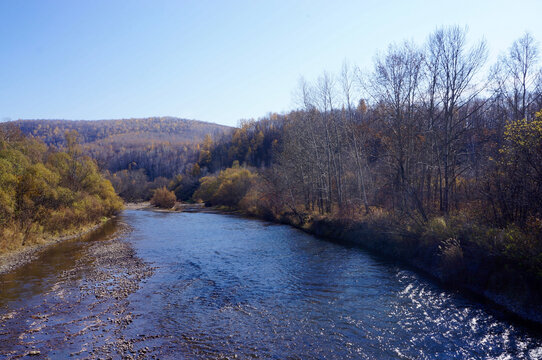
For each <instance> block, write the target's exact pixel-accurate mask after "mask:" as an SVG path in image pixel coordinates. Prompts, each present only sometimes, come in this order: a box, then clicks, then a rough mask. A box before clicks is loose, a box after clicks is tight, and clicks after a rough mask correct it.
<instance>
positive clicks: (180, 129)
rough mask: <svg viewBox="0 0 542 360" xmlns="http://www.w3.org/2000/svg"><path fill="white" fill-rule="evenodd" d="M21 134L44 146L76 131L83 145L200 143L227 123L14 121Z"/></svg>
mask: <svg viewBox="0 0 542 360" xmlns="http://www.w3.org/2000/svg"><path fill="white" fill-rule="evenodd" d="M11 124H15V125H17V127H19V128H20V129H21V131H22V132H23V134H25V135H27V136H29V137H33V138H37V139H40V140H42V141H43V142H45V143H46V144H47V145H53V146H56V147H62V146H64V145H65V144H64V134H65V132H66V131H71V130H76V131H77V132H78V133H79V137H80V138H79V141H80V142H81V143H82V144H88V143H95V142H100V141H103V142H109V143H115V142H120V143H122V144H139V145H141V144H145V143H153V142H154V143H170V144H177V145H179V144H189V143H194V142H200V141H202V140H203V139H204V137H205V135H207V134H209V135H211V136H213V137H214V136H217V135H221V134H223V133H225V132H228V131H229V130H230V129H231V128H230V127H228V126H223V125H218V124H213V123H208V122H203V121H198V120H187V119H181V118H175V117H150V118H138V119H117V120H17V121H13V122H11Z"/></svg>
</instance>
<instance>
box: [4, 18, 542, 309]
mask: <svg viewBox="0 0 542 360" xmlns="http://www.w3.org/2000/svg"><path fill="white" fill-rule="evenodd" d="M467 35H468V32H467V30H466V29H465V28H461V27H443V28H440V29H438V30H436V31H435V32H433V33H432V34H430V35H429V36H428V38H427V41H426V42H425V43H423V44H415V43H413V42H403V43H399V44H392V45H389V46H388V48H387V49H386V50H385V51H383V52H381V53H378V54H377V55H376V56H375V57H374V64H373V67H372V68H370V69H360V68H358V67H355V66H352V65H349V64H347V63H345V64H344V65H343V67H342V69H341V71H340V72H339V73H338V74H331V73H329V72H324V73H323V74H322V75H321V76H320V77H318V78H317V79H316V80H315V81H312V82H310V81H306V80H304V79H300V81H299V87H298V89H297V92H296V97H297V102H298V104H299V107H298V108H297V109H295V110H292V111H290V112H288V113H284V114H276V113H270V114H269V115H268V116H266V117H264V118H261V119H259V120H253V119H252V120H243V121H240V123H239V126H238V127H237V128H234V129H232V128H228V127H224V126H219V125H214V124H206V123H203V122H195V121H188V120H182V119H177V118H148V119H130V120H118V121H117V120H115V121H101V122H93V121H73V122H70V121H60V120H59V121H46V120H33V121H18V122H14V123H9V124H8V125H10V126H11V125H13V124H14V125H16V126H18V127H20V129H21V130H22V132H23V133H24V134H26V135H28V136H29V138H27V139H23V138H18V140H16V141H14V142H13V141H12V140H9V141H8V140H4V142H3V143H2V144H4V145H2V146H4V150H2V151H3V152H4V153H5V154H8V153H9V154H12V153H13V154H15V153H16V154H18V155H9V156H7V155H6V156H4V158H3V160H2V161H4V162H3V163H2V164H4V165H2V166H3V167H4V169H9V171H6V170H4V173H10V172H15V173H16V174H18V175H17V176H18V177H17V178H16V179H18V180H17V181H15V180H14V179H13V178H9V176H11V175H9V176H8V178H5V179H3V180H2V181H4V183H5V184H10V185H9V186H7V185H6V187H4V185H3V187H2V191H3V192H2V199H3V200H2V201H3V203H4V205H3V208H2V209H1V211H2V218H3V219H5V221H7V223H8V224H14V222H13V221H14V220H13V219H14V218H13V216H14V214H23V213H25V211H28V212H29V213H28V215H24V216H22V215H20V216H19V215H18V216H17V218H18V219H19V220H17V221H23V222H24V224H25V226H24V229H27V230H25V231H30V229H36V228H38V227H39V229H40V231H41V229H42V228H43V229H44V231H53V230H54V229H55V228H56V227H58V226H59V225H56V223H59V222H62V221H64V222H66V223H69V222H70V221H71V220H70V219H71V217H74V218H76V219H78V220H77V221H76V222H83V221H88V220H91V219H92V220H94V219H95V218H96V217H97V216H99V215H101V213H111V212H113V211H115V210H116V209H118V204H117V202H118V200H115V199H116V198H115V195H114V194H112V190H111V189H109V188H108V187H107V186H106V185H104V184H105V182H103V181H102V182H100V181H98V180H97V179H98V175H97V171H98V168H99V169H100V170H101V171H102V173H103V175H104V176H105V177H106V178H107V179H109V180H110V181H111V183H112V184H113V186H114V189H115V190H116V193H117V194H119V195H120V196H121V197H122V198H123V199H124V200H125V201H141V200H149V199H151V197H152V196H153V194H155V195H156V197H155V198H153V203H154V204H160V203H164V204H169V205H171V204H172V203H174V200H175V198H176V199H177V200H181V201H188V202H191V201H194V202H205V204H207V205H213V206H217V207H222V208H223V209H229V210H240V211H242V212H244V213H245V214H249V215H254V216H257V217H261V218H265V219H269V220H273V221H280V222H285V223H288V224H292V225H294V226H297V227H300V228H302V229H304V230H307V231H310V232H312V233H315V234H317V235H322V236H328V237H331V238H341V239H346V240H352V239H355V240H354V242H360V241H361V243H362V245H363V246H365V247H368V248H371V249H373V250H375V251H376V252H379V253H382V254H384V255H386V256H392V257H394V258H397V259H400V260H402V261H406V262H407V263H409V264H411V265H414V266H416V267H418V268H421V269H423V270H425V271H427V272H429V273H431V274H433V275H435V276H437V277H438V278H440V279H441V280H443V281H446V282H449V283H455V284H460V285H461V286H463V287H468V288H470V289H474V290H475V291H477V292H479V293H480V292H481V293H486V294H488V293H489V294H501V295H502V294H504V295H506V296H507V297H509V298H514V297H515V298H517V299H519V300H517V299H516V300H517V301H520V302H521V301H523V302H529V301H534V302H538V303H541V304H542V294H541V292H540V290H539V289H542V68H541V67H540V65H539V51H540V50H539V46H538V43H537V42H536V40H535V39H534V38H533V37H532V36H531V35H530V34H528V33H526V34H525V35H524V36H522V37H521V38H519V39H517V40H516V41H515V42H514V43H513V44H511V45H510V47H509V49H508V51H507V52H506V53H503V54H501V56H500V57H499V59H498V61H497V62H496V63H494V64H488V63H487V57H488V46H487V44H486V43H485V42H484V41H472V40H471V39H469V38H468V36H467ZM3 129H4V132H3V134H4V135H2V136H4V138H6V136H7V135H6V134H7V133H8V132H6V130H5V129H6V127H3ZM73 130H76V131H77V132H78V133H79V136H80V139H81V143H82V145H81V147H80V148H79V147H78V148H77V149H79V150H77V152H75V150H74V148H73V146H74V145H73V141H72V140H70V139H72V138H73V136H74V135H73V136H67V137H66V136H65V135H62V134H66V131H68V133H67V134H74V133H72V132H70V131H73ZM36 139H39V140H42V141H44V142H45V144H47V145H48V146H49V147H48V148H47V147H46V145H44V144H43V143H40V142H39V141H37V140H36ZM12 143H13V144H14V145H10V146H14V149H16V150H9V151H8V150H7V149H8V148H7V147H6V146H7V145H6V144H12ZM17 144H26V145H25V146H24V147H21V146H22V145H17ZM22 148H28V150H24V151H25V152H23V150H22ZM32 149H34V150H32ZM58 149H65V150H63V151H66V152H60V151H59V150H58ZM83 155H86V156H89V157H91V158H93V159H94V160H95V161H96V164H97V165H94V162H91V161H90V160H88V159H89V158H87V157H85V156H83ZM10 156H11V157H14V159H15V157H21V158H24V159H25V160H24V162H23V163H24V164H27V165H24V166H21V165H17V164H18V162H17V161H16V160H9V157H10ZM69 164H72V165H69ZM74 164H79V165H77V166H76V165H74ZM82 164H88V166H82ZM78 166H79V167H80V166H82V168H85V169H87V168H88V169H89V170H90V171H91V174H93V175H92V176H91V177H92V178H93V179H95V180H93V181H98V182H97V183H98V184H102V185H100V186H97V185H96V183H93V184H94V185H86V184H87V182H86V180H84V179H85V178H84V176H83V175H78V176H79V178H78V181H76V182H75V183H73V182H70V181H69V180H68V179H71V178H70V176H72V177H73V176H75V175H74V174H73V173H70V172H68V173H66V172H65V171H67V169H71V168H74V167H75V168H79V167H78ZM29 171H33V172H36V174H39V176H38V177H36V176H37V175H36V176H34V175H32V176H30V177H29V178H31V179H34V178H35V179H42V180H43V181H42V180H40V181H41V182H40V185H39V186H42V185H43V186H45V187H47V186H49V187H52V188H54V189H56V187H58V188H59V189H61V190H59V189H56V190H55V191H52V190H51V191H52V192H51V193H48V192H39V191H38V190H36V191H38V192H37V193H36V194H37V195H36V198H33V199H31V200H32V203H31V204H32V206H26V205H25V204H26V202H25V201H26V200H25V199H26V198H24V197H23V198H20V195H17V194H19V193H18V191H19V190H18V189H23V185H22V184H24V182H23V183H21V184H20V185H19V182H20V181H21V179H25V177H24V174H26V173H27V172H29ZM87 175H88V174H87ZM87 175H85V176H87ZM81 176H83V177H82V178H81ZM10 179H11V180H10ZM35 181H37V180H35ZM24 186H38V185H35V184H30V185H24ZM70 186H71V187H70ZM73 186H75V188H73ZM89 186H90V188H89ZM96 186H97V187H98V188H96ZM5 189H10V190H5ZM6 191H7V192H6ZM21 191H22V190H21ZM25 191H26V190H25ZM40 191H41V190H40ZM8 192H9V193H8ZM66 194H70V195H69V196H68V195H66ZM100 194H102V195H100ZM17 196H19V198H20V199H19V198H18V197H17ZM10 199H13V200H10ZM17 199H19V200H17ZM100 199H101V200H100ZM90 201H98V202H100V201H103V202H105V203H107V204H108V205H105V207H104V208H103V209H104V210H103V211H101V210H100V211H97V212H92V210H91V207H92V208H94V205H92V206H91V205H89V204H90V203H89V202H90ZM41 202H44V203H43V204H44V205H42V206H35V205H36V204H41ZM169 205H168V207H169ZM73 207H75V209H76V210H69V209H71V208H73ZM24 209H26V210H24ZM30 209H32V211H33V212H32V211H30ZM77 209H80V212H78V210H77ZM100 209H102V208H100ZM40 211H41V212H40ZM42 212H45V213H47V214H48V215H47V218H50V219H53V220H51V221H48V222H43V221H41V220H39V219H44V214H43V213H42ZM87 212H88V213H89V214H91V215H88V216H89V218H88V219H87V218H85V217H84V216H83V215H82V214H83V213H87ZM25 214H26V213H25ZM67 214H69V215H67ZM23 219H24V220H23ZM40 221H41V222H40ZM48 226H49V227H52V228H47V227H48ZM6 229H8V228H6ZM4 231H7V230H4ZM360 239H361V240H360ZM537 289H538V290H537ZM517 301H516V302H517Z"/></svg>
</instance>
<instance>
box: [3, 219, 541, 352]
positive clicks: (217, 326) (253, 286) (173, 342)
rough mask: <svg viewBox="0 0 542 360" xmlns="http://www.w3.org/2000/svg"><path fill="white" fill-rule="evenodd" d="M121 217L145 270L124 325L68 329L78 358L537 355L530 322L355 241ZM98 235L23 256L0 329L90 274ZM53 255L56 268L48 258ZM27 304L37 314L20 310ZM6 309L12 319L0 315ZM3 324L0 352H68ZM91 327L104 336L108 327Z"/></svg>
mask: <svg viewBox="0 0 542 360" xmlns="http://www.w3.org/2000/svg"><path fill="white" fill-rule="evenodd" d="M120 221H122V222H125V223H127V224H129V225H130V226H131V228H132V231H131V232H130V233H128V234H127V235H125V238H124V241H125V242H126V243H127V244H129V245H130V246H131V247H132V248H133V250H134V254H135V256H137V257H138V258H140V259H142V260H143V261H144V262H146V263H147V264H148V265H149V266H152V267H153V268H154V270H153V273H152V275H150V276H148V277H146V278H144V279H143V280H141V281H140V282H141V284H140V286H139V288H138V289H137V290H135V291H134V292H132V293H130V295H128V296H127V297H126V299H124V300H123V301H124V303H123V304H124V305H123V306H125V308H126V309H127V312H126V313H129V314H130V321H129V322H126V323H125V324H124V326H122V327H120V328H116V330H115V332H114V336H112V337H108V336H103V339H104V340H100V342H97V340H96V341H94V342H92V341H90V340H89V339H91V337H90V336H86V337H85V336H83V337H82V338H80V339H78V338H74V339H75V341H72V344H71V347H72V348H73V349H76V348H77V347H78V345H80V344H78V342H83V341H85V344H86V348H85V349H84V350H85V351H87V352H85V351H83V352H80V354H82V355H85V356H89V357H92V352H90V350H89V349H88V348H89V347H92V346H98V345H97V344H100V345H103V344H106V343H107V341H116V342H117V343H118V339H123V340H126V339H137V338H138V337H141V336H144V337H145V339H146V340H145V341H142V342H139V343H137V344H136V345H134V346H133V348H135V350H134V349H132V353H133V354H134V357H137V356H140V357H141V358H145V357H153V356H154V357H156V358H161V359H162V358H171V359H177V358H181V359H182V358H235V357H238V358H242V359H246V358H272V359H309V358H318V359H346V358H352V359H541V358H542V333H541V332H540V331H538V330H537V329H535V328H533V327H526V326H525V325H522V324H520V323H517V322H515V321H513V320H510V319H508V318H507V317H506V316H505V315H504V314H501V313H499V312H498V311H497V310H494V309H491V308H488V307H486V306H484V305H481V304H478V303H477V302H475V301H473V300H472V299H470V298H468V297H465V296H464V295H461V294H458V293H454V292H451V291H448V290H444V289H442V288H441V287H439V286H438V285H437V284H435V283H433V282H432V281H431V280H429V279H427V278H425V277H423V276H421V275H419V274H416V273H415V272H413V271H411V270H408V269H405V268H402V267H400V266H396V265H394V264H392V263H389V262H388V261H385V260H382V259H379V258H377V257H373V256H371V255H370V254H368V253H367V252H365V251H363V250H360V249H357V248H353V247H348V246H344V245H339V244H335V243H331V242H328V241H325V240H321V239H318V238H315V237H313V236H311V235H308V234H305V233H303V232H301V231H299V230H296V229H293V228H291V227H288V226H284V225H276V224H270V223H267V222H263V221H258V220H251V219H244V218H240V217H235V216H227V215H219V214H210V213H158V212H149V211H125V212H124V214H123V215H122V217H121V220H120ZM95 241H98V240H96V239H92V240H85V241H80V242H72V243H70V244H69V245H66V244H64V245H59V249H57V251H56V252H55V251H53V255H51V254H48V255H47V254H45V255H44V256H43V257H42V259H38V260H37V261H36V262H35V263H34V265H32V266H33V267H35V266H39V265H38V264H39V263H38V262H39V261H41V262H42V265H41V266H39V267H40V269H41V268H43V269H42V271H37V272H36V271H35V273H33V274H34V275H31V276H30V277H28V276H29V275H28V272H29V271H30V270H28V269H27V270H19V272H16V273H14V274H8V275H5V276H3V277H0V282H3V286H4V291H3V293H2V295H1V296H0V319H1V316H2V314H4V318H9V319H11V320H10V321H12V322H11V323H10V322H9V321H8V320H5V322H4V324H3V325H5V326H8V327H9V326H11V327H12V328H14V327H21V328H22V327H24V324H25V319H26V323H28V322H30V320H28V319H35V314H34V317H33V316H32V313H35V312H37V311H38V310H37V309H39V311H40V314H41V313H47V311H49V313H51V312H54V311H52V310H51V309H48V308H47V307H48V306H50V307H53V305H49V304H57V303H56V302H55V296H57V295H55V294H56V293H54V292H51V289H53V288H55V285H58V283H60V282H62V285H63V290H64V291H68V292H70V291H71V292H75V291H77V289H78V286H81V281H83V280H81V279H84V278H85V276H86V274H87V273H88V272H89V271H91V270H92V266H93V263H94V262H93V260H92V255H91V254H88V253H86V252H85V251H87V249H89V248H90V244H91V243H92V242H95ZM66 247H67V248H66ZM65 248H66V249H65ZM59 253H60V254H62V255H61V256H60V255H58V254H59ZM55 254H56V255H55ZM59 256H60V259H66V260H65V261H64V262H62V261H60V263H64V265H62V266H60V265H55V266H53V265H51V264H53V263H54V264H57V263H59ZM76 258H77V259H81V258H82V259H86V260H85V264H86V266H85V267H84V269H75V270H74V272H76V273H77V272H79V273H80V274H79V275H77V274H76V275H75V276H73V274H72V281H71V282H67V281H65V279H64V278H63V276H65V274H66V272H68V273H69V272H70V268H71V267H75V265H74V264H76V263H77V261H78V260H77V259H76ZM70 264H71V265H70ZM87 285H88V284H87ZM57 287H58V286H57ZM111 301H114V300H111ZM116 306H117V305H115V306H113V307H116ZM29 308H33V309H36V310H33V311H27V312H28V313H27V314H26V315H20V314H24V313H25V311H24V310H25V309H29ZM102 308H103V309H105V310H103V311H102V312H101V313H100V314H99V315H94V314H93V311H97V310H95V309H96V305H95V304H94V305H93V306H92V304H91V303H89V301H85V300H84V299H83V301H80V302H79V303H78V304H77V305H74V307H73V308H72V310H71V314H72V315H70V316H71V317H74V316H75V315H73V314H75V313H78V314H82V315H80V316H81V317H84V318H85V319H88V318H89V316H90V317H92V316H95V318H96V319H98V320H95V322H96V323H97V324H98V325H99V324H102V323H106V321H105V320H104V319H105V318H106V317H107V318H108V316H109V313H110V312H112V311H113V310H112V309H109V310H108V309H106V308H104V307H103V306H102ZM13 313H17V314H19V315H17V316H11V317H10V316H6V315H5V314H13ZM70 316H68V318H69V319H71V317H70ZM52 317H54V316H51V317H50V318H52ZM100 317H101V319H102V320H100ZM16 318H18V320H17V321H15V320H14V319H16ZM57 318H58V316H57ZM64 318H66V315H64ZM64 318H63V319H64ZM58 321H59V320H56V322H55V323H58ZM62 321H64V322H65V323H66V324H67V323H69V321H68V320H62ZM70 321H71V320H70ZM6 324H7V325H6ZM98 325H96V326H98ZM5 326H4V327H3V329H4V332H0V349H1V347H2V341H4V344H7V345H5V348H6V349H7V348H9V350H12V351H11V352H8V351H7V350H6V352H5V353H4V354H8V355H9V354H12V355H13V354H16V353H17V351H19V352H20V351H22V349H23V347H24V346H26V348H36V349H41V354H42V355H47V354H48V355H49V356H50V357H51V358H55V356H54V355H55V354H56V355H58V356H60V355H61V354H67V352H61V351H60V350H59V349H61V348H63V347H69V346H68V345H66V343H65V341H64V342H63V341H62V339H60V340H59V341H57V342H54V343H53V342H51V341H50V339H48V338H51V337H54V336H55V335H54V334H55V332H54V331H53V330H54V326H53V327H50V330H51V331H50V332H45V331H44V330H43V329H41V332H37V334H36V333H34V334H32V339H34V340H33V342H30V341H27V342H26V343H25V344H22V343H21V341H19V340H16V339H15V335H16V334H19V333H20V330H21V329H18V330H17V331H9V329H8V331H5V329H6V327H5ZM47 326H49V325H47V324H45V325H44V328H45V329H47ZM104 326H105V325H104ZM67 328H69V326H64V327H63V329H67ZM100 331H102V332H103V333H105V334H109V333H110V332H111V333H112V328H110V327H104V328H103V329H102V330H100ZM44 332H45V333H44ZM72 332H73V331H72ZM40 334H41V335H40ZM29 338H30V337H29ZM93 338H97V336H96V335H93ZM108 339H109V340H108ZM18 341H19V342H18ZM134 341H135V340H134ZM44 344H48V346H49V347H48V348H47V347H45V346H44ZM89 344H90V345H89ZM92 344H95V345H92ZM143 346H147V347H148V350H141V349H142V348H143ZM138 349H139V350H141V351H146V352H143V353H142V352H138V351H139V350H138ZM70 351H71V350H70ZM0 354H2V353H1V352H0ZM115 354H117V355H118V356H121V355H122V354H121V353H115V352H113V353H112V356H113V357H115V356H117V355H115ZM119 354H120V355H119Z"/></svg>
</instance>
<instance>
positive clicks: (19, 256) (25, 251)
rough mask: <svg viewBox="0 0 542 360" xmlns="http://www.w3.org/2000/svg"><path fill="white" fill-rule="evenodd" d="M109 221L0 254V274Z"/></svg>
mask: <svg viewBox="0 0 542 360" xmlns="http://www.w3.org/2000/svg"><path fill="white" fill-rule="evenodd" d="M111 220H112V219H108V220H106V221H104V222H100V223H99V224H95V225H93V226H91V227H88V228H85V229H84V230H82V231H78V232H76V233H75V234H70V235H65V236H59V237H54V238H51V239H48V240H46V241H45V242H43V243H41V244H35V245H30V246H25V247H23V248H21V249H18V250H15V251H12V252H9V253H6V254H2V255H0V274H5V273H8V272H11V271H13V270H15V269H17V268H18V267H20V266H23V265H25V264H28V263H29V262H31V261H34V260H35V259H36V258H37V257H38V256H39V254H40V253H41V252H42V251H43V250H45V249H47V248H49V247H51V246H53V245H55V244H58V243H60V242H63V241H68V240H72V239H76V238H79V237H82V236H85V235H88V234H90V233H92V232H94V231H96V230H99V229H100V228H101V227H103V226H104V225H105V224H106V223H107V222H109V221H111Z"/></svg>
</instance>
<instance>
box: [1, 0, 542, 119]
mask: <svg viewBox="0 0 542 360" xmlns="http://www.w3.org/2000/svg"><path fill="white" fill-rule="evenodd" d="M541 14H542V1H540V0H532V1H521V0H515V1H510V0H506V1H504V0H502V1H501V0H491V1H481V0H465V1H464V0H454V1H452V0H450V1H436V0H435V1H421V0H408V1H406V0H397V1H383V0H381V1H361V0H360V1H340V0H337V1H316V0H306V1H294V0H291V1H287V0H286V1H272V0H269V1H258V0H252V1H249V0H247V1H232V0H228V1H207V0H194V1H180V0H179V1H159V0H152V1H151V0H149V1H114V0H104V1H102V0H92V1H90V0H89V1H76V0H69V1H60V0H57V1H46V0H36V1H31V0H0V49H1V52H0V119H6V118H11V119H14V120H15V119H19V118H41V119H43V118H56V119H111V118H128V117H144V116H165V115H171V116H179V117H185V118H193V119H200V120H204V121H211V122H217V123H221V124H226V125H235V124H237V121H238V120H239V119H241V118H252V117H254V118H257V117H260V116H263V115H265V114H267V113H268V112H271V111H273V112H283V111H287V110H289V109H291V108H292V107H294V103H293V100H292V91H293V90H294V89H295V87H296V85H297V82H298V79H299V77H300V76H302V75H303V76H305V77H306V78H307V79H309V80H310V79H314V78H316V77H317V76H318V75H320V74H321V73H322V72H323V71H324V70H328V71H330V72H337V71H338V70H339V69H340V67H341V64H342V62H343V61H344V60H345V59H346V60H347V61H349V62H350V63H353V64H357V65H360V66H361V67H369V66H370V65H371V62H372V59H373V57H374V54H375V53H376V51H378V50H384V49H385V48H386V47H387V45H388V44H389V43H390V42H400V41H402V40H404V39H408V40H414V41H416V42H420V43H421V42H423V41H424V40H425V39H426V38H427V36H428V35H429V33H431V32H432V31H433V30H434V29H435V28H437V27H438V26H440V25H454V24H457V25H468V26H469V29H470V31H469V38H470V39H472V40H476V39H480V38H482V37H485V39H486V40H487V42H488V44H489V47H490V50H491V53H490V54H491V58H490V62H493V61H494V59H495V56H496V55H497V54H498V53H499V52H502V51H504V50H506V49H507V48H508V47H509V46H510V44H511V43H512V41H514V40H515V39H517V38H518V37H520V36H521V35H522V34H523V33H524V32H525V31H530V32H531V33H532V34H533V35H534V37H535V38H536V39H537V40H539V41H542V15H541Z"/></svg>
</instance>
